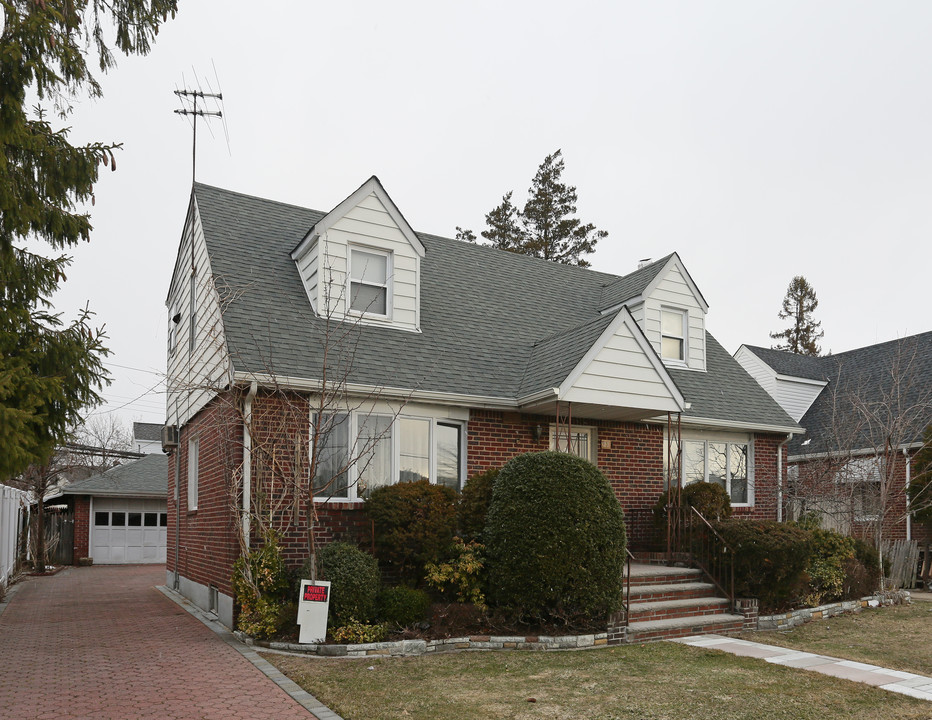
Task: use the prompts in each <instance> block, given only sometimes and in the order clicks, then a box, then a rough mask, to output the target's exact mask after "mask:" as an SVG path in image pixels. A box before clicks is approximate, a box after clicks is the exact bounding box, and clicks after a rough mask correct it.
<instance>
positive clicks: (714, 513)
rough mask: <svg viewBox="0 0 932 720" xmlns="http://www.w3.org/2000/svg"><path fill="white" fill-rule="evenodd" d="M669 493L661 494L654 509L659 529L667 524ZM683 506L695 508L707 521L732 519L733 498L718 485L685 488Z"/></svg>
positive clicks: (694, 484)
mask: <svg viewBox="0 0 932 720" xmlns="http://www.w3.org/2000/svg"><path fill="white" fill-rule="evenodd" d="M669 496H670V493H669V491H666V490H665V491H664V492H663V493H661V495H660V497H659V498H658V499H657V502H656V504H655V505H654V508H653V513H654V519H655V520H656V522H657V525H658V526H659V527H666V524H667V502H668V500H667V498H668V497H669ZM681 498H682V501H683V505H685V506H686V507H694V508H696V510H698V511H699V512H700V513H702V516H703V517H704V518H705V519H706V520H724V519H726V518H729V517H731V498H730V497H728V492H727V491H726V490H725V488H723V487H722V486H721V485H719V484H718V483H708V482H694V483H690V484H689V485H687V486H686V487H684V488H683V491H682V495H681Z"/></svg>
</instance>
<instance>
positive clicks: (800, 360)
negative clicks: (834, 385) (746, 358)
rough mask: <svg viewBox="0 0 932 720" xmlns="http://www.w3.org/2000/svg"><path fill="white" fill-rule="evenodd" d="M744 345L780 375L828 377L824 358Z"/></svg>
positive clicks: (814, 377)
mask: <svg viewBox="0 0 932 720" xmlns="http://www.w3.org/2000/svg"><path fill="white" fill-rule="evenodd" d="M745 347H746V348H747V349H748V350H750V351H751V352H753V353H754V354H755V355H757V357H759V358H760V359H761V360H763V361H764V362H765V363H767V364H768V365H769V366H770V367H772V368H773V369H774V370H776V371H777V373H778V374H780V375H791V376H792V377H800V378H808V379H809V380H827V379H828V378H827V377H826V371H825V362H824V361H825V360H826V358H823V357H810V356H808V355H797V354H796V353H793V352H788V351H787V350H774V349H773V348H764V347H758V346H756V345H745ZM827 357H831V356H827Z"/></svg>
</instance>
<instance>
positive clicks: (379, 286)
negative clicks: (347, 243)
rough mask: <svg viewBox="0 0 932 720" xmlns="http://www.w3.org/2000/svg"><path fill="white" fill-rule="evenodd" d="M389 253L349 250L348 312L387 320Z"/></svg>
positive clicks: (389, 274)
mask: <svg viewBox="0 0 932 720" xmlns="http://www.w3.org/2000/svg"><path fill="white" fill-rule="evenodd" d="M390 276H391V253H383V252H379V251H378V250H369V249H366V250H361V249H357V248H351V249H350V284H349V303H348V305H349V309H350V312H353V313H359V314H361V315H362V314H365V315H381V316H382V317H388V315H389V311H388V309H389V307H390V298H389V295H390V288H389V278H390Z"/></svg>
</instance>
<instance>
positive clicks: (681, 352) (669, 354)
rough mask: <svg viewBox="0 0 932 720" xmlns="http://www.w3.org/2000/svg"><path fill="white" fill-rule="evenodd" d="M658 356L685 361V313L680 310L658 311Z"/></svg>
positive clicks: (663, 309)
mask: <svg viewBox="0 0 932 720" xmlns="http://www.w3.org/2000/svg"><path fill="white" fill-rule="evenodd" d="M660 357H661V358H663V359H664V360H673V361H675V362H686V313H685V312H683V311H682V310H673V309H672V308H662V309H661V311H660Z"/></svg>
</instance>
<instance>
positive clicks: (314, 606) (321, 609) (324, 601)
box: [298, 580, 330, 643]
mask: <svg viewBox="0 0 932 720" xmlns="http://www.w3.org/2000/svg"><path fill="white" fill-rule="evenodd" d="M329 611H330V582H329V581H328V580H318V581H317V582H311V581H310V580H302V581H301V593H300V595H299V596H298V625H300V626H301V632H300V633H299V634H298V642H299V643H317V642H323V641H324V640H325V639H326V638H327V613H328V612H329Z"/></svg>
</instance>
